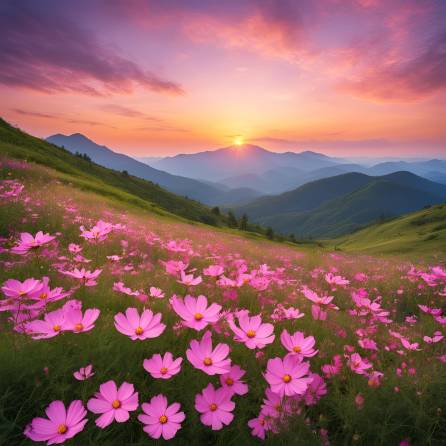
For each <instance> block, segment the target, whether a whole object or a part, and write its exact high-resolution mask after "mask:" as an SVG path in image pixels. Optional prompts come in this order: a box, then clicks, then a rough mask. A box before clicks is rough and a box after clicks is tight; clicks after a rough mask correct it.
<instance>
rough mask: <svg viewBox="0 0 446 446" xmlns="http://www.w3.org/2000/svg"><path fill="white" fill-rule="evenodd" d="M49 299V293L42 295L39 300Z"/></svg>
mask: <svg viewBox="0 0 446 446" xmlns="http://www.w3.org/2000/svg"><path fill="white" fill-rule="evenodd" d="M47 297H48V294H47V293H42V294H41V295H40V296H39V299H42V300H43V299H46V298H47Z"/></svg>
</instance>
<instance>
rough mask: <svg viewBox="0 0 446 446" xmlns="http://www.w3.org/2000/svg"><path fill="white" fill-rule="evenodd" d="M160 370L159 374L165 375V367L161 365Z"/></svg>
mask: <svg viewBox="0 0 446 446" xmlns="http://www.w3.org/2000/svg"><path fill="white" fill-rule="evenodd" d="M160 372H161V375H165V374H166V373H167V369H166V367H162V368H161V370H160Z"/></svg>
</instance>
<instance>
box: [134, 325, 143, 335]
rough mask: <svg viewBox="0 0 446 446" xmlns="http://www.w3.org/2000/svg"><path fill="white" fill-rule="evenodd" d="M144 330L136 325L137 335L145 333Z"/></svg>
mask: <svg viewBox="0 0 446 446" xmlns="http://www.w3.org/2000/svg"><path fill="white" fill-rule="evenodd" d="M143 332H144V330H143V329H142V328H141V327H136V329H135V333H136V334H137V335H141V334H143Z"/></svg>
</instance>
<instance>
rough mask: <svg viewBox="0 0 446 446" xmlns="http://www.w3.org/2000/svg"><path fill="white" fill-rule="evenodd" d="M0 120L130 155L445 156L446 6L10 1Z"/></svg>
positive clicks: (1, 60) (383, 0) (400, 0)
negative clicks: (233, 148)
mask: <svg viewBox="0 0 446 446" xmlns="http://www.w3.org/2000/svg"><path fill="white" fill-rule="evenodd" d="M0 116H2V117H4V118H5V119H6V120H8V121H9V122H11V123H13V124H14V125H17V126H19V127H20V128H22V129H24V130H25V131H28V132H30V133H31V134H33V135H36V136H39V137H47V136H49V135H51V134H54V133H64V134H72V133H78V132H79V133H83V134H85V135H86V136H88V137H89V138H91V139H93V140H94V141H96V142H98V143H100V144H105V145H107V146H109V147H111V148H112V149H114V150H117V151H119V152H123V153H128V154H130V155H136V156H145V155H146V156H165V155H173V154H176V153H192V152H198V151H202V150H208V149H212V148H218V147H224V146H228V145H231V144H233V143H234V141H239V142H240V141H242V142H246V143H252V144H257V145H260V146H262V147H265V148H267V149H269V150H274V151H288V150H291V151H301V150H317V151H321V152H324V153H326V154H329V155H340V156H342V155H344V156H345V155H350V156H417V157H419V156H426V155H429V156H430V155H434V156H443V157H446V119H445V116H446V1H444V0H300V1H293V0H275V1H274V0H224V1H220V0H218V1H217V0H215V1H214V0H207V1H206V0H131V1H127V0H76V1H71V0H39V1H33V0H1V1H0Z"/></svg>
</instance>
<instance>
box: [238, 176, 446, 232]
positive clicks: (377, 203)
mask: <svg viewBox="0 0 446 446" xmlns="http://www.w3.org/2000/svg"><path fill="white" fill-rule="evenodd" d="M445 200H446V185H443V184H439V183H435V182H433V181H430V180H427V179H425V178H422V177H420V176H417V175H415V174H413V173H410V172H394V173H391V174H388V175H382V176H370V175H365V174H362V173H356V172H350V173H346V174H341V175H337V176H333V177H329V178H324V179H321V180H316V181H312V182H310V183H307V184H305V185H303V186H300V187H299V188H297V189H294V190H292V191H288V192H285V193H283V194H280V195H276V196H271V197H262V198H259V199H257V200H254V201H253V202H251V203H249V204H246V205H244V206H239V207H238V208H236V209H235V211H236V214H238V215H242V214H246V215H247V216H248V217H249V218H250V219H251V220H253V221H254V222H256V223H258V224H261V225H265V226H271V227H272V228H273V229H275V230H276V231H279V232H281V233H294V234H295V235H296V236H298V237H302V238H308V237H319V238H321V237H322V238H325V237H337V236H340V235H342V234H346V233H349V232H352V231H354V230H357V229H358V228H359V227H361V226H364V225H367V224H370V223H371V222H374V221H377V220H384V219H387V218H392V217H395V216H399V215H401V214H404V213H407V212H412V211H415V210H418V209H421V208H422V207H424V206H428V205H432V204H437V203H442V202H444V201H445Z"/></svg>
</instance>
